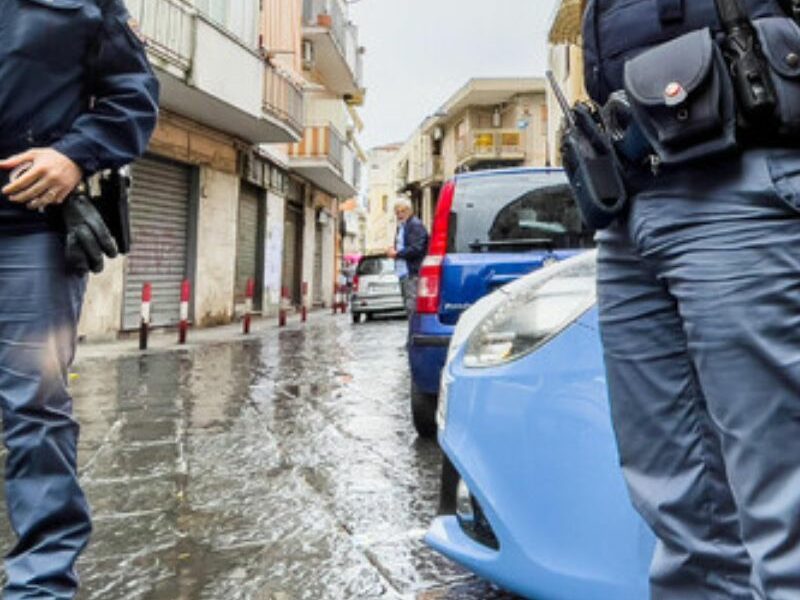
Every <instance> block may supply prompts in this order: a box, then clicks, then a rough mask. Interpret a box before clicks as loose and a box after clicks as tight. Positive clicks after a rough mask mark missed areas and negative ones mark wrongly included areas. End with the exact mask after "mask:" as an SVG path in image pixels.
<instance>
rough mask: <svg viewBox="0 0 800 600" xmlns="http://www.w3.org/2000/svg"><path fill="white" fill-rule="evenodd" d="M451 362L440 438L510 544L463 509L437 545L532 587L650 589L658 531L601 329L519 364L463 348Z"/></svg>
mask: <svg viewBox="0 0 800 600" xmlns="http://www.w3.org/2000/svg"><path fill="white" fill-rule="evenodd" d="M459 353H463V349H462V350H460V351H459ZM448 369H449V375H451V376H452V377H453V381H452V382H451V383H450V385H449V386H448V392H447V393H448V401H447V415H446V428H445V429H444V430H443V431H441V432H440V436H439V442H440V445H441V446H442V449H443V450H444V452H445V453H446V455H447V457H448V458H449V459H450V461H451V462H452V463H453V466H454V467H455V469H456V471H457V472H458V474H459V476H460V477H461V478H463V479H464V481H465V482H466V484H467V486H468V487H469V489H470V491H471V492H472V494H473V497H474V498H475V500H476V501H477V502H478V503H479V504H480V506H481V508H482V511H483V513H484V514H485V516H486V519H487V520H488V522H489V525H490V526H491V529H492V532H493V533H494V535H495V536H496V538H497V540H498V542H499V550H497V551H494V550H491V549H490V548H489V547H487V546H486V545H483V544H481V543H479V542H477V541H475V540H474V539H472V538H471V537H469V536H468V535H467V534H466V532H465V531H464V530H463V529H462V527H461V525H460V524H459V522H458V520H457V519H456V517H455V516H452V515H445V516H442V517H439V518H438V519H437V520H436V521H434V523H433V525H432V526H431V529H430V531H429V532H428V535H427V537H426V541H427V542H428V544H430V545H431V546H432V547H433V548H435V549H436V550H437V551H439V552H441V553H442V554H444V555H446V556H448V557H450V558H451V559H453V560H455V561H456V562H458V563H460V564H462V565H464V566H465V567H467V568H468V569H470V570H472V571H474V572H475V573H477V574H478V575H480V576H482V577H484V578H486V579H489V580H491V581H493V582H495V583H497V584H499V585H500V586H502V587H504V588H506V589H508V590H510V591H513V592H515V593H518V594H521V595H523V596H525V597H531V598H537V599H541V600H596V599H597V598H613V599H614V600H641V599H642V598H646V597H647V596H648V591H647V572H648V567H649V563H650V558H651V556H652V549H653V537H652V534H651V533H650V531H649V529H647V527H646V526H645V524H644V523H643V522H642V521H641V519H640V518H639V516H638V515H637V514H636V513H635V512H634V510H633V508H632V507H631V504H630V501H629V499H628V495H627V491H626V489H625V485H624V482H623V479H622V474H621V472H620V469H619V466H618V465H619V459H618V455H617V451H616V444H615V441H614V437H613V432H612V429H611V422H610V416H609V411H608V406H607V399H606V392H605V378H604V375H603V363H602V356H601V351H600V344H599V340H598V336H597V333H596V331H592V330H590V329H589V328H588V327H586V326H585V324H584V325H577V324H576V325H573V326H571V327H570V328H568V329H567V330H565V331H564V332H562V334H561V335H560V336H558V337H557V338H556V339H554V340H553V341H551V343H549V344H547V345H545V346H544V347H542V348H540V349H539V350H538V351H537V352H535V353H534V354H532V355H529V356H527V357H524V358H522V359H520V360H519V361H516V362H514V363H511V364H509V365H506V366H503V367H499V368H492V369H465V368H464V367H463V363H462V361H461V356H459V355H456V356H455V357H454V360H453V361H452V362H451V363H450V365H449V366H448Z"/></svg>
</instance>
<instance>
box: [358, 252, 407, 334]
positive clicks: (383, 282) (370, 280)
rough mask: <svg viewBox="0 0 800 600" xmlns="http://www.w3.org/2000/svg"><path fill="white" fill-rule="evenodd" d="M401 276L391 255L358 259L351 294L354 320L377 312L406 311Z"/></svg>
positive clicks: (368, 316) (371, 315) (370, 316)
mask: <svg viewBox="0 0 800 600" xmlns="http://www.w3.org/2000/svg"><path fill="white" fill-rule="evenodd" d="M405 310H406V308H405V305H404V304H403V293H402V291H401V290H400V280H399V279H398V277H397V274H396V273H395V270H394V259H393V258H389V257H388V256H385V255H372V256H364V257H362V258H361V259H360V260H359V261H358V267H356V274H355V277H353V291H352V294H351V296H350V312H351V314H352V315H353V323H360V322H361V315H366V318H367V319H371V318H372V317H373V316H375V315H378V314H386V313H393V312H394V313H397V312H405Z"/></svg>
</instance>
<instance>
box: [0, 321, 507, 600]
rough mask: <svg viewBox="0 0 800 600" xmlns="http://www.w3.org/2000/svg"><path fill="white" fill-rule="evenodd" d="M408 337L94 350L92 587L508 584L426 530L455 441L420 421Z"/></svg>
mask: <svg viewBox="0 0 800 600" xmlns="http://www.w3.org/2000/svg"><path fill="white" fill-rule="evenodd" d="M404 342H405V323H403V322H402V321H381V322H376V323H371V324H368V325H363V326H359V327H353V326H351V325H349V324H348V323H347V322H346V321H345V320H344V319H343V318H340V319H335V320H334V319H330V320H321V321H318V322H317V323H315V324H313V325H309V326H308V329H299V328H298V329H293V330H284V331H281V332H276V331H271V332H268V333H266V334H264V336H263V337H261V338H259V339H252V340H249V341H244V342H231V343H218V344H214V345H209V346H205V347H202V348H200V349H195V350H192V351H185V350H180V351H179V350H176V351H174V352H169V353H160V354H152V355H147V356H141V357H138V356H136V357H124V358H120V359H116V360H92V361H86V362H82V363H79V365H78V367H77V371H78V374H79V377H77V378H76V379H75V380H74V381H73V383H72V390H73V394H74V396H75V407H76V413H77V416H78V419H79V420H80V422H81V424H82V430H81V446H80V447H81V452H80V469H81V475H82V481H83V484H84V487H85V490H86V492H87V495H88V496H89V499H90V502H91V504H92V507H93V511H94V518H95V531H94V535H93V538H92V543H91V546H90V547H89V549H88V550H87V552H86V553H85V554H84V556H83V558H82V559H81V562H80V565H79V567H80V573H81V579H82V584H83V589H82V592H81V595H80V598H83V599H92V600H101V599H102V600H111V599H125V600H135V599H147V600H184V599H186V600H190V599H191V600H195V599H214V600H217V599H224V600H235V599H253V600H262V599H263V600H301V599H302V600H304V599H309V600H325V599H331V600H347V599H351V598H352V599H356V598H358V599H383V598H387V599H397V600H400V599H415V598H419V599H420V600H478V599H481V600H489V599H500V598H510V596H507V595H503V594H500V593H498V592H494V591H492V590H490V588H489V587H488V586H487V585H486V584H483V583H481V582H478V581H477V580H475V579H474V578H472V577H470V576H469V575H468V574H466V573H464V572H463V571H461V570H460V569H458V568H456V567H455V566H454V565H453V564H452V563H449V562H448V561H446V560H445V559H443V558H442V557H440V556H438V555H436V554H435V553H434V552H432V551H431V550H429V549H427V548H426V547H425V546H424V544H423V543H422V541H421V537H422V535H423V533H424V531H425V529H426V528H427V526H428V525H429V523H430V521H431V519H432V517H433V516H434V514H435V511H436V506H437V502H438V486H439V469H440V460H441V458H440V454H439V450H438V448H437V447H436V445H435V444H434V443H432V442H425V441H420V440H417V438H416V435H415V433H414V432H413V428H412V426H411V424H410V415H409V409H408V406H407V404H408V400H407V393H408V392H407V390H408V370H407V366H406V362H405V355H404V348H403V346H404ZM9 535H10V534H9V532H8V531H7V526H5V529H4V530H3V532H2V537H1V538H0V540H2V542H3V543H4V544H6V545H7V544H8V540H9Z"/></svg>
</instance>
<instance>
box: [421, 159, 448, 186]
mask: <svg viewBox="0 0 800 600" xmlns="http://www.w3.org/2000/svg"><path fill="white" fill-rule="evenodd" d="M442 181H444V161H443V160H442V157H441V156H431V157H430V158H429V159H428V160H426V161H425V162H424V163H423V164H422V185H423V186H424V187H427V186H429V185H432V184H435V183H441V182H442Z"/></svg>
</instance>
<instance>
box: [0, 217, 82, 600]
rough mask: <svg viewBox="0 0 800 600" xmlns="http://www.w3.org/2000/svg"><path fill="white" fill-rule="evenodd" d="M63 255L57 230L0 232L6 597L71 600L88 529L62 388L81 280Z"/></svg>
mask: <svg viewBox="0 0 800 600" xmlns="http://www.w3.org/2000/svg"><path fill="white" fill-rule="evenodd" d="M63 256H64V248H63V244H62V242H61V240H60V238H59V236H57V235H56V234H54V233H33V234H25V235H9V234H7V233H2V232H0V403H1V405H2V410H3V441H4V443H5V446H6V448H7V450H8V455H7V458H6V472H5V492H6V501H7V504H8V513H9V517H10V520H11V525H12V527H13V529H14V532H15V533H16V534H17V536H18V540H17V543H16V545H15V546H14V547H13V548H12V549H11V551H10V553H9V554H8V556H7V557H6V563H5V566H6V577H7V582H6V588H5V592H4V594H3V598H4V599H5V600H9V599H10V600H17V599H20V600H21V599H23V598H24V599H26V600H27V599H37V600H38V599H42V600H44V599H48V600H50V599H62V598H73V597H74V595H75V590H76V589H77V577H76V574H75V569H74V565H75V560H76V559H77V557H78V554H79V553H80V552H81V550H82V549H83V548H84V547H85V545H86V543H87V542H88V539H89V533H90V531H91V524H90V518H89V507H88V505H87V503H86V499H85V497H84V495H83V492H82V491H81V488H80V485H79V483H78V477H77V472H76V446H77V439H78V425H77V423H76V422H75V421H74V420H73V418H72V400H71V398H70V395H69V392H68V391H67V368H68V366H69V364H70V363H71V361H72V359H73V354H74V351H75V341H76V328H77V322H78V316H79V313H80V308H81V302H82V299H83V293H84V288H85V278H83V277H77V276H70V275H67V274H66V271H65V268H64V258H63Z"/></svg>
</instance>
